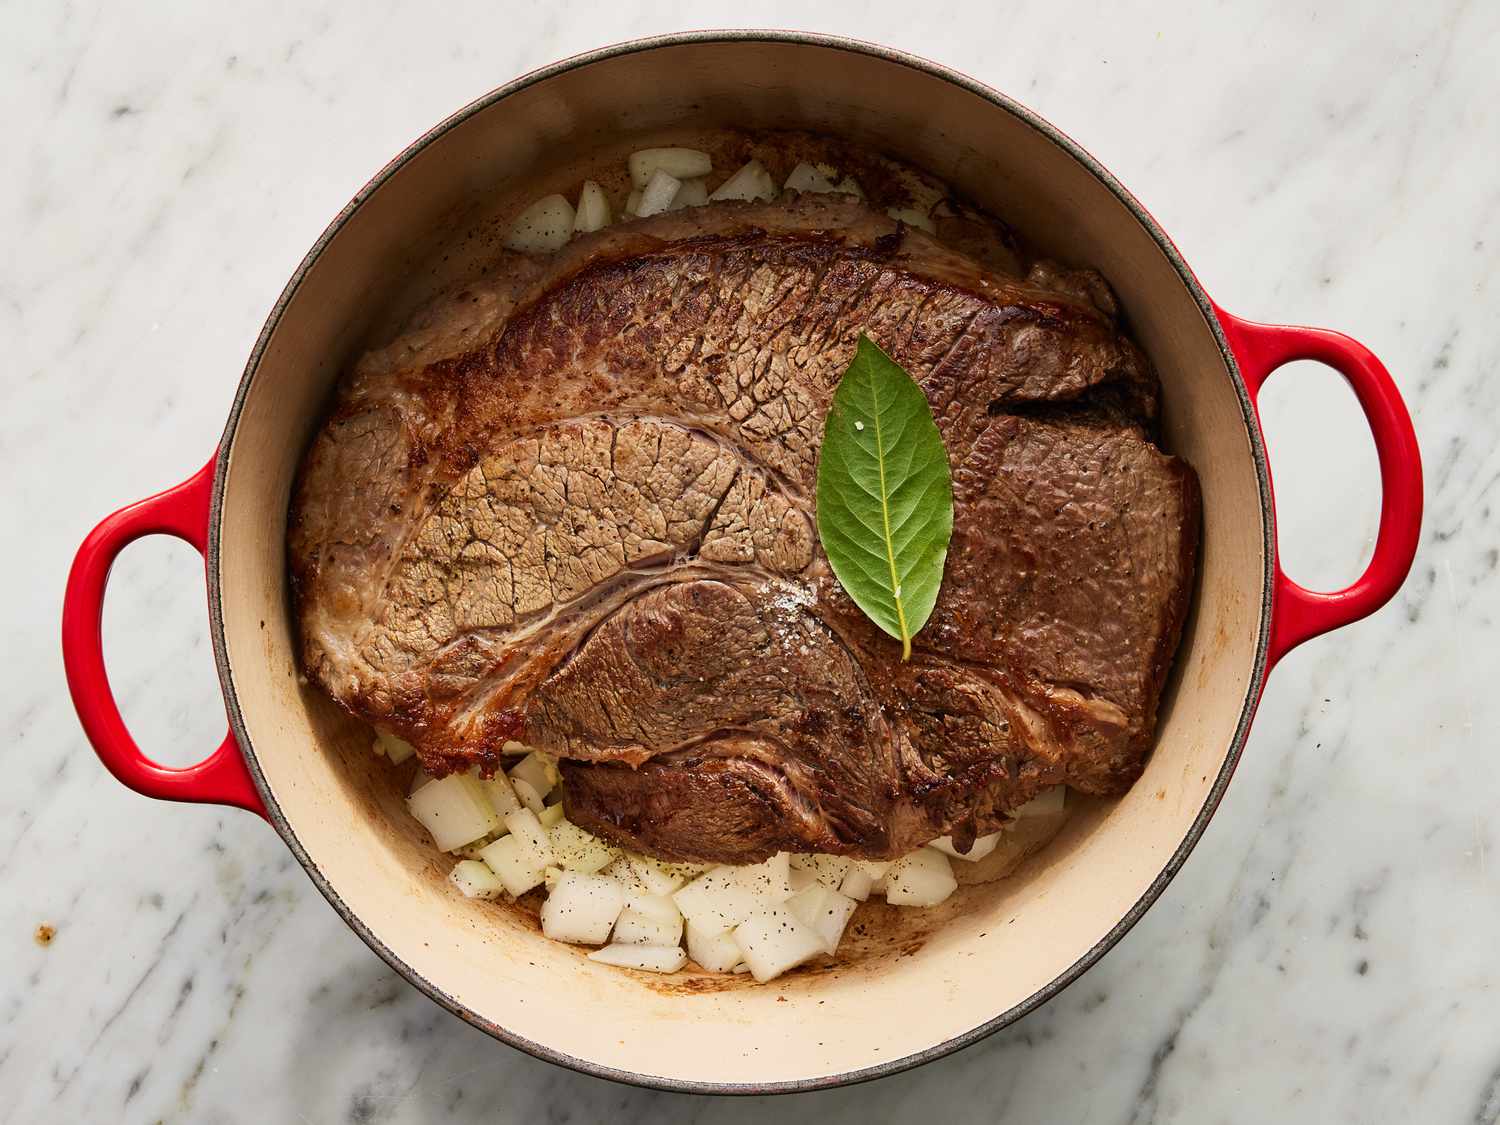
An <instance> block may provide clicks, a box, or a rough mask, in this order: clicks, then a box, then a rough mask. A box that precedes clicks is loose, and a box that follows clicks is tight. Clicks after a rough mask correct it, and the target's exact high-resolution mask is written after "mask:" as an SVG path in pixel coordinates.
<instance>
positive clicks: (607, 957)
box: [589, 943, 687, 973]
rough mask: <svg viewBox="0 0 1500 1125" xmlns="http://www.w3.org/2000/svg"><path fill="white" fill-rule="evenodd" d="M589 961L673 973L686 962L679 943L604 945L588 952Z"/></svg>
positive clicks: (685, 955)
mask: <svg viewBox="0 0 1500 1125" xmlns="http://www.w3.org/2000/svg"><path fill="white" fill-rule="evenodd" d="M589 960H590V961H598V962H600V963H601V964H605V965H618V966H619V967H620V968H622V969H640V970H642V971H643V972H647V973H675V972H676V971H677V970H678V969H680V968H682V967H683V966H684V965H686V964H687V954H686V953H684V952H683V951H682V946H680V945H672V944H670V943H669V944H665V945H606V946H605V947H604V948H603V949H596V950H594V952H592V953H590V954H589Z"/></svg>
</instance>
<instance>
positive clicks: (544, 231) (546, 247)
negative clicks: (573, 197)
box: [505, 195, 573, 254]
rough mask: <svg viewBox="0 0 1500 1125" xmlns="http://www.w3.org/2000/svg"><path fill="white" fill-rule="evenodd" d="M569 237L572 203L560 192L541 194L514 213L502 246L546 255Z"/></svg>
mask: <svg viewBox="0 0 1500 1125" xmlns="http://www.w3.org/2000/svg"><path fill="white" fill-rule="evenodd" d="M572 236H573V205H572V204H571V203H569V202H568V201H567V200H566V199H564V198H563V197H562V196H560V195H544V196H542V198H541V199H538V200H537V201H536V202H535V203H533V204H532V205H531V206H530V207H528V208H526V210H524V211H522V212H521V213H520V214H519V215H517V216H516V221H515V222H514V223H512V224H511V228H510V233H509V234H508V235H506V236H505V245H506V246H508V247H509V248H510V249H512V250H519V251H521V252H522V253H525V254H550V253H551V252H552V251H554V250H561V249H562V248H563V247H564V246H566V245H567V243H568V239H569V238H571V237H572Z"/></svg>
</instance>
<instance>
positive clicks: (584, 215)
mask: <svg viewBox="0 0 1500 1125" xmlns="http://www.w3.org/2000/svg"><path fill="white" fill-rule="evenodd" d="M609 220H610V214H609V199H608V197H606V196H605V194H604V189H603V188H602V187H600V186H599V185H598V184H597V183H595V182H594V181H593V180H584V181H583V190H581V191H580V192H579V193H578V210H577V211H575V212H574V214H573V230H574V231H575V232H576V233H578V234H586V233H588V232H589V231H594V230H603V229H604V228H605V227H607V226H609Z"/></svg>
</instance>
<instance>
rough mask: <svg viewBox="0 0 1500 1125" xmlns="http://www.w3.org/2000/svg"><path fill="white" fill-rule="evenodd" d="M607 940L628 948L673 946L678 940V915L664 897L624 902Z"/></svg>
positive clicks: (669, 900) (680, 928)
mask: <svg viewBox="0 0 1500 1125" xmlns="http://www.w3.org/2000/svg"><path fill="white" fill-rule="evenodd" d="M610 940H611V941H619V942H626V943H628V944H632V945H676V944H678V943H679V942H681V941H682V914H681V912H679V911H678V909H677V905H676V904H675V903H674V902H673V901H672V900H671V899H669V898H667V897H666V896H665V895H641V896H639V897H638V898H633V899H630V900H629V901H628V902H626V904H625V909H624V910H623V911H622V912H621V913H620V918H619V921H617V922H616V923H615V932H614V933H613V934H611V935H610Z"/></svg>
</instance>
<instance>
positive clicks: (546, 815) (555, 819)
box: [535, 801, 563, 829]
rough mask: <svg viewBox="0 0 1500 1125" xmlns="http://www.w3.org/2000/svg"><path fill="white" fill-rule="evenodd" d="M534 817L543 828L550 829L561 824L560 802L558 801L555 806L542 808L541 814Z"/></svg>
mask: <svg viewBox="0 0 1500 1125" xmlns="http://www.w3.org/2000/svg"><path fill="white" fill-rule="evenodd" d="M535 816H536V819H537V821H538V822H539V823H540V824H541V826H542V827H543V828H548V829H550V828H552V827H553V826H554V825H557V824H561V823H562V821H563V807H562V802H561V801H559V802H557V804H555V805H546V806H544V807H543V808H542V811H541V812H539V813H535Z"/></svg>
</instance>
